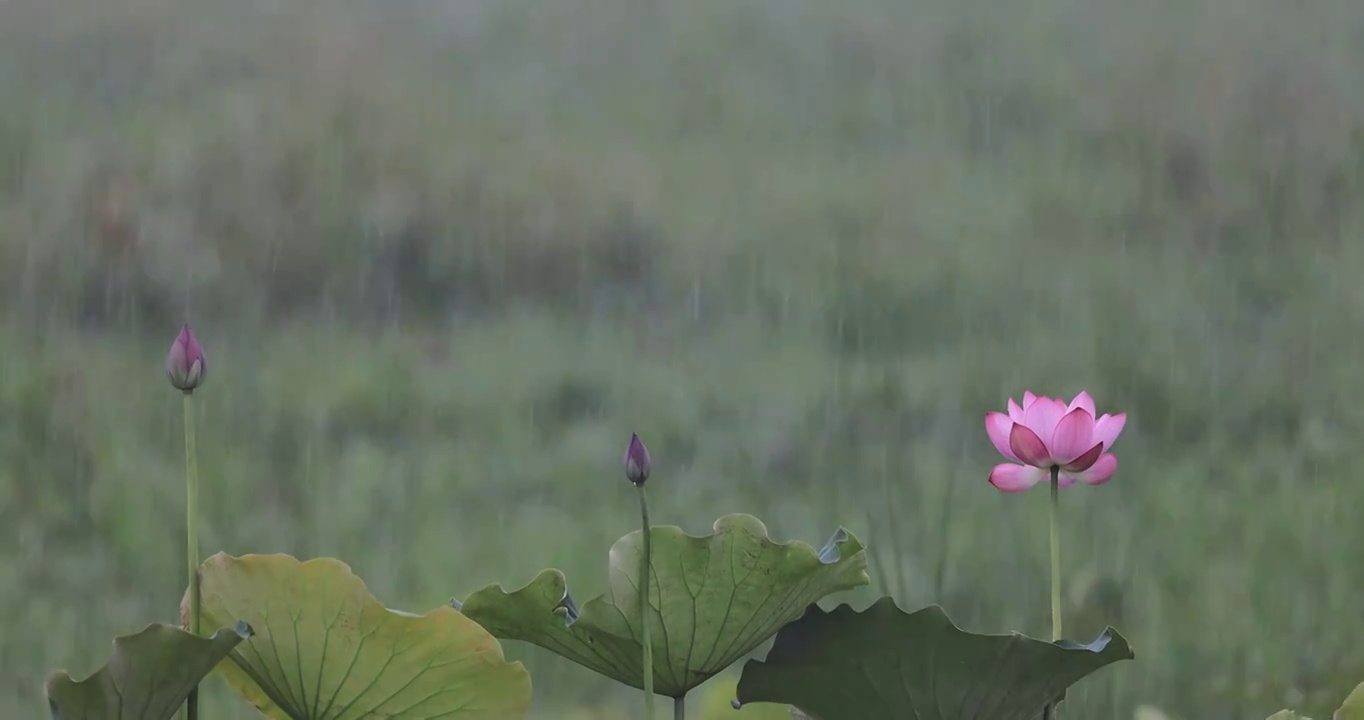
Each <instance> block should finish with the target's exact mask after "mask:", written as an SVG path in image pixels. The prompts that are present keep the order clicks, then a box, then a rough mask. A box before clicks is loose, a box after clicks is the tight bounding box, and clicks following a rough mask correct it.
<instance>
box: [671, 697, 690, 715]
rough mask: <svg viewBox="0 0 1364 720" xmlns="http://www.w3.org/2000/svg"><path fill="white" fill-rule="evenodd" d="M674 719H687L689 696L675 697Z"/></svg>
mask: <svg viewBox="0 0 1364 720" xmlns="http://www.w3.org/2000/svg"><path fill="white" fill-rule="evenodd" d="M673 720H687V696H686V695H681V696H678V697H675V698H673Z"/></svg>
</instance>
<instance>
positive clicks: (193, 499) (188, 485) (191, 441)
mask: <svg viewBox="0 0 1364 720" xmlns="http://www.w3.org/2000/svg"><path fill="white" fill-rule="evenodd" d="M184 405H185V534H186V541H187V543H188V547H187V548H186V549H187V552H186V556H187V558H188V565H189V568H188V569H189V631H190V632H191V633H193V634H195V635H198V634H199V513H198V509H199V461H198V458H197V455H196V448H195V439H196V438H195V435H194V391H193V390H186V391H185V402H184ZM185 717H186V718H188V720H198V717H199V688H198V687H195V689H194V690H191V691H190V694H189V698H187V699H186V701H185Z"/></svg>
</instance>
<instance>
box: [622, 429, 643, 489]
mask: <svg viewBox="0 0 1364 720" xmlns="http://www.w3.org/2000/svg"><path fill="white" fill-rule="evenodd" d="M625 477H627V478H629V479H630V482H632V483H634V484H636V485H643V484H644V481H645V480H648V479H649V448H646V447H644V441H642V440H640V439H639V435H638V434H636V433H631V434H630V445H629V446H628V447H626V448H625Z"/></svg>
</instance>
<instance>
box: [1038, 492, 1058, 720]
mask: <svg viewBox="0 0 1364 720" xmlns="http://www.w3.org/2000/svg"><path fill="white" fill-rule="evenodd" d="M1050 484H1051V504H1050V507H1051V510H1050V512H1049V513H1048V525H1049V527H1048V530H1049V531H1050V533H1049V534H1050V540H1051V641H1052V642H1056V641H1057V640H1060V639H1061V531H1060V521H1059V519H1058V517H1057V516H1058V515H1059V514H1060V508H1061V468H1060V467H1059V466H1056V465H1052V466H1051V483H1050ZM1042 717H1043V719H1044V720H1053V719H1054V718H1055V717H1056V705H1055V704H1054V703H1047V706H1046V708H1044V709H1043V711H1042Z"/></svg>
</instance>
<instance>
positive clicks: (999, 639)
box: [737, 597, 1133, 720]
mask: <svg viewBox="0 0 1364 720" xmlns="http://www.w3.org/2000/svg"><path fill="white" fill-rule="evenodd" d="M1132 657H1133V655H1132V648H1131V647H1129V646H1128V644H1127V641H1126V640H1125V639H1123V637H1122V636H1121V635H1119V634H1118V633H1117V632H1116V631H1114V630H1113V629H1112V628H1109V629H1107V630H1105V631H1104V632H1103V633H1102V634H1100V635H1099V638H1098V639H1097V640H1095V641H1094V642H1092V643H1089V644H1087V645H1082V644H1079V643H1074V642H1070V641H1067V640H1061V641H1058V642H1055V643H1050V642H1044V641H1042V640H1034V639H1033V638H1029V637H1025V636H1023V635H1019V634H1017V633H1014V634H1010V635H977V634H975V633H969V632H966V631H965V630H962V629H960V628H958V627H957V626H956V625H954V624H953V623H952V621H951V620H950V619H949V618H948V617H947V613H945V612H943V610H942V608H940V607H937V606H936V605H934V606H931V607H927V608H924V609H923V610H919V611H917V612H912V613H907V612H905V611H903V610H901V609H900V608H898V607H896V605H895V601H893V600H892V599H890V598H888V597H883V598H881V599H880V600H877V601H876V602H875V603H873V604H872V605H871V607H868V608H867V609H866V610H863V611H862V612H855V611H853V609H852V608H850V607H848V606H847V605H840V606H839V607H838V608H836V609H834V610H833V611H832V612H827V613H826V612H825V611H823V610H822V609H820V608H819V606H817V605H811V606H810V607H809V608H808V609H807V610H806V612H805V615H804V616H802V617H801V618H800V619H799V620H797V621H795V622H793V623H791V624H790V625H787V626H786V627H784V628H782V629H781V632H779V633H777V639H776V641H775V642H774V643H773V645H772V650H771V651H770V652H768V654H767V658H766V659H764V660H750V661H748V662H747V663H746V664H745V665H744V670H743V674H742V675H741V676H740V678H739V687H738V693H737V694H738V702H739V703H740V704H742V703H749V702H779V703H787V704H789V705H794V706H796V707H798V708H800V709H801V710H803V711H805V712H806V713H808V714H810V715H812V716H814V717H816V718H819V720H902V719H903V718H916V720H1033V719H1034V718H1036V717H1037V716H1038V714H1039V713H1040V712H1041V711H1042V708H1043V706H1045V705H1046V704H1047V703H1048V702H1053V701H1059V700H1060V699H1061V698H1062V697H1064V695H1065V691H1066V688H1068V687H1070V686H1071V685H1073V684H1075V683H1076V682H1078V681H1079V680H1080V679H1081V678H1084V677H1085V676H1087V675H1089V674H1091V673H1093V672H1095V671H1096V670H1098V669H1099V668H1102V667H1104V666H1106V665H1109V664H1111V663H1114V662H1117V661H1119V660H1130V659H1132Z"/></svg>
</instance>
